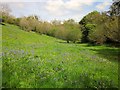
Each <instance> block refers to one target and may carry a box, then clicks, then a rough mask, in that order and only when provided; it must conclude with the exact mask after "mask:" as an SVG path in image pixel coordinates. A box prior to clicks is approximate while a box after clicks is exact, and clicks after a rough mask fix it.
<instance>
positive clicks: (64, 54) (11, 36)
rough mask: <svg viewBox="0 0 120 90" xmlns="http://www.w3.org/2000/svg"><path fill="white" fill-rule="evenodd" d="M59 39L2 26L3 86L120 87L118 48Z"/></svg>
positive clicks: (15, 27) (14, 27)
mask: <svg viewBox="0 0 120 90" xmlns="http://www.w3.org/2000/svg"><path fill="white" fill-rule="evenodd" d="M60 42H65V41H63V40H60V39H56V38H53V37H49V36H46V35H38V34H36V33H34V32H25V31H23V30H21V29H19V27H17V26H14V25H9V24H6V25H5V26H2V85H3V86H2V87H4V88H7V87H8V88H118V62H117V54H118V51H119V50H118V48H113V47H106V46H105V45H103V46H89V45H88V44H72V43H70V44H67V43H60Z"/></svg>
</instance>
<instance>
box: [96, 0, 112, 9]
mask: <svg viewBox="0 0 120 90" xmlns="http://www.w3.org/2000/svg"><path fill="white" fill-rule="evenodd" d="M109 5H111V3H110V2H106V1H105V2H103V3H101V4H98V5H97V6H96V8H98V9H99V10H105V8H106V7H107V6H109Z"/></svg>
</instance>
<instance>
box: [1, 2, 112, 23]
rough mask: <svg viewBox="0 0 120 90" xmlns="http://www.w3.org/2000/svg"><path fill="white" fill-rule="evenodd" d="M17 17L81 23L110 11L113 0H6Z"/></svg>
mask: <svg viewBox="0 0 120 90" xmlns="http://www.w3.org/2000/svg"><path fill="white" fill-rule="evenodd" d="M2 2H3V3H8V5H9V7H10V8H11V10H12V12H11V14H12V15H14V16H15V17H22V16H29V15H37V16H39V17H40V18H41V19H42V20H45V21H49V22H50V21H51V20H55V19H56V20H61V21H64V20H68V19H74V20H75V21H76V22H79V21H80V20H81V19H82V18H83V17H84V16H85V15H87V14H88V13H90V12H92V11H94V10H97V11H99V12H102V11H107V10H109V7H110V5H111V4H112V0H4V1H2Z"/></svg>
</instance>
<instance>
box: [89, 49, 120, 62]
mask: <svg viewBox="0 0 120 90" xmlns="http://www.w3.org/2000/svg"><path fill="white" fill-rule="evenodd" d="M91 50H93V51H96V52H97V54H98V55H99V56H101V57H103V58H106V59H108V60H109V61H114V62H118V61H119V58H120V57H119V56H120V49H115V48H111V49H108V48H107V49H91Z"/></svg>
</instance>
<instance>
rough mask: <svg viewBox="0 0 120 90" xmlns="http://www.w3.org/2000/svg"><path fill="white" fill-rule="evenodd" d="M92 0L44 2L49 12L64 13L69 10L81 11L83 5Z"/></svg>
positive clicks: (49, 0)
mask: <svg viewBox="0 0 120 90" xmlns="http://www.w3.org/2000/svg"><path fill="white" fill-rule="evenodd" d="M93 2H94V0H87V1H85V0H84V1H83V0H69V1H66V2H65V1H64V0H48V1H47V2H46V3H47V4H46V6H45V8H46V10H48V12H49V13H50V14H54V15H65V14H68V13H69V12H70V10H75V11H76V10H77V11H81V10H82V9H83V6H84V5H92V4H93Z"/></svg>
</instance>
